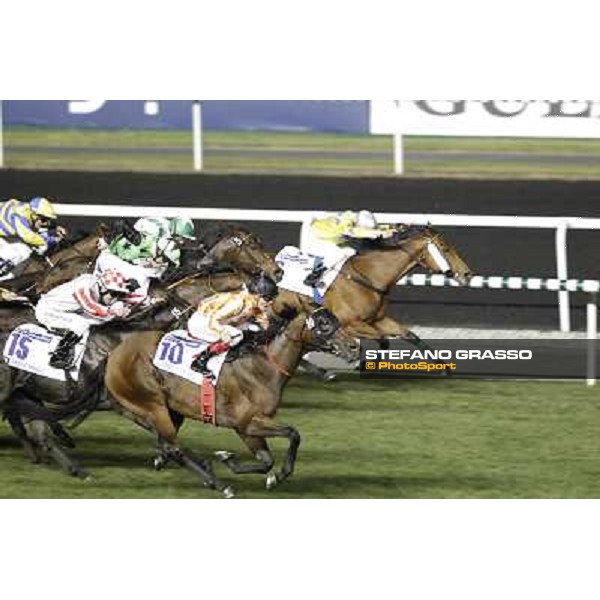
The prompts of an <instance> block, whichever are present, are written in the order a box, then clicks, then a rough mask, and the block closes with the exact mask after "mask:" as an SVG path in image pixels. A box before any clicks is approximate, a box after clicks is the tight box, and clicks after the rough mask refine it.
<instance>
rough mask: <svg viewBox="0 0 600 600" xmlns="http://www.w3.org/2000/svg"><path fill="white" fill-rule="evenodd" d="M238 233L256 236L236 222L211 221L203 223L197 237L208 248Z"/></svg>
mask: <svg viewBox="0 0 600 600" xmlns="http://www.w3.org/2000/svg"><path fill="white" fill-rule="evenodd" d="M240 234H241V235H250V236H253V237H254V238H257V236H256V234H254V233H252V232H251V231H250V230H249V229H246V228H245V227H242V226H241V225H238V224H236V223H226V222H224V221H213V222H209V223H205V224H204V225H203V227H202V229H201V230H200V234H199V235H198V239H199V240H201V242H202V243H203V244H204V246H205V247H206V248H208V249H210V248H214V247H215V246H216V245H217V244H218V243H219V242H220V241H221V240H223V239H225V238H227V237H231V236H234V235H240ZM257 239H258V238H257Z"/></svg>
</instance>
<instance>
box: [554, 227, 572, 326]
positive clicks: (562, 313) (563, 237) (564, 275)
mask: <svg viewBox="0 0 600 600" xmlns="http://www.w3.org/2000/svg"><path fill="white" fill-rule="evenodd" d="M567 226H568V223H567V221H566V220H565V221H561V222H560V223H559V224H558V225H557V227H556V238H555V240H556V277H557V279H560V280H562V281H566V280H567V279H568V278H569V276H568V270H567ZM558 320H559V324H560V330H561V331H565V332H566V331H571V314H570V305H569V292H568V291H567V290H561V291H559V292H558Z"/></svg>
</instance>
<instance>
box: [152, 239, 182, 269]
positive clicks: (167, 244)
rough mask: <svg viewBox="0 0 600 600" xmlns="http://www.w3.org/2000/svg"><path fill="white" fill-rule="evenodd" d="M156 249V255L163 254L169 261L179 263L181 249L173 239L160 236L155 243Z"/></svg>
mask: <svg viewBox="0 0 600 600" xmlns="http://www.w3.org/2000/svg"><path fill="white" fill-rule="evenodd" d="M156 249H157V255H158V256H164V257H165V258H166V259H167V260H168V261H169V262H172V263H173V264H174V265H179V261H180V260H181V250H180V249H179V248H178V247H177V244H176V243H175V242H174V241H173V240H171V239H169V238H164V237H162V238H160V239H159V240H158V242H157V244H156Z"/></svg>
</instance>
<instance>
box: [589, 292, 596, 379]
mask: <svg viewBox="0 0 600 600" xmlns="http://www.w3.org/2000/svg"><path fill="white" fill-rule="evenodd" d="M597 336H598V294H590V295H589V300H588V303H587V340H588V342H587V343H588V348H587V384H588V385H596V375H597V373H596V338H597Z"/></svg>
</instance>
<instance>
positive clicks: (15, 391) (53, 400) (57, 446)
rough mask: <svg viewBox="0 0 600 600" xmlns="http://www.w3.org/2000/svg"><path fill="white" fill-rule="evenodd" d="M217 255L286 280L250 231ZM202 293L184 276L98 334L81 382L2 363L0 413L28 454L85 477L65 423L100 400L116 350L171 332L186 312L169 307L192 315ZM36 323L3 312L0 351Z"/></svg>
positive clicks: (28, 313) (230, 237) (226, 239)
mask: <svg viewBox="0 0 600 600" xmlns="http://www.w3.org/2000/svg"><path fill="white" fill-rule="evenodd" d="M211 252H212V254H211V257H212V258H214V259H215V260H219V259H223V260H226V261H227V262H228V263H229V264H231V265H233V266H236V267H238V268H240V269H246V270H247V271H249V272H251V273H256V272H260V271H264V272H266V273H268V274H271V275H272V276H273V277H276V278H278V277H279V275H280V268H279V266H278V265H277V264H276V263H275V262H274V260H273V259H272V257H271V256H270V255H269V254H268V253H267V251H266V250H264V249H263V248H262V247H261V245H260V240H259V239H258V238H256V237H254V236H252V235H251V234H249V233H248V232H246V231H245V230H241V229H239V228H229V229H228V230H227V232H226V233H225V234H224V235H223V236H222V238H221V239H220V240H219V241H218V242H217V244H216V245H215V246H214V247H213V248H212V249H211ZM232 277H235V278H237V279H234V281H236V282H239V276H237V275H232ZM196 289H197V290H199V291H202V292H203V293H205V294H206V295H209V294H210V293H214V292H213V291H211V287H210V286H209V287H207V286H206V283H205V282H204V281H203V280H202V279H201V278H197V277H194V275H188V276H185V277H183V279H182V281H181V282H179V285H178V284H177V283H176V284H172V285H171V289H167V290H166V292H165V294H166V297H165V298H164V299H163V302H160V301H159V302H157V303H155V304H153V305H152V306H150V310H148V311H146V312H143V314H141V315H135V314H134V315H132V318H131V319H130V322H129V323H123V322H117V323H109V324H107V325H104V326H103V327H101V328H95V329H93V330H92V332H91V334H90V336H89V339H88V344H87V348H86V351H85V354H84V357H83V361H82V365H81V371H80V374H79V379H78V382H77V383H75V382H73V381H70V380H69V379H67V381H57V380H53V379H49V378H47V377H42V376H39V375H33V374H31V373H27V372H24V371H20V370H18V369H14V368H11V367H9V366H8V365H7V364H6V363H5V362H4V361H3V360H0V409H1V410H2V411H3V413H4V415H5V416H6V418H7V420H8V421H9V423H10V425H11V426H12V428H13V431H14V432H15V433H16V434H17V435H18V437H19V438H20V439H21V441H22V443H23V445H24V446H25V449H26V451H27V452H28V454H30V455H32V456H33V457H34V458H36V459H40V458H41V457H42V456H43V455H45V454H49V455H51V456H52V457H53V458H54V459H55V460H56V461H57V462H58V463H59V464H60V465H61V466H62V467H63V468H64V469H65V470H66V471H67V472H69V473H71V474H72V475H78V476H80V475H84V472H83V471H82V470H81V468H80V467H79V466H78V465H77V463H76V462H74V461H73V460H72V459H71V457H70V456H68V455H67V454H66V452H64V450H63V449H62V448H61V442H66V443H67V444H68V443H69V436H68V435H67V434H66V432H65V431H64V429H63V428H62V426H61V425H60V423H59V421H60V420H63V419H66V418H69V417H71V416H75V415H79V414H80V413H81V412H82V409H83V408H84V407H85V406H87V404H88V403H89V396H93V397H94V399H95V398H97V394H98V393H99V391H100V390H101V387H102V382H101V372H102V366H103V365H102V363H103V360H104V359H105V358H106V356H107V355H108V354H109V353H110V351H111V350H112V349H113V348H115V347H116V346H117V345H118V344H119V343H120V342H121V341H122V340H123V339H124V338H125V337H126V336H127V335H129V334H131V333H132V332H134V331H139V330H140V329H145V330H149V329H152V330H156V329H157V328H158V327H160V323H162V326H164V327H168V326H169V325H170V324H171V323H172V322H173V321H174V320H178V319H181V318H182V317H183V312H181V311H176V312H175V313H171V312H170V311H169V307H168V306H167V305H165V304H164V302H165V301H166V302H175V303H179V304H180V305H183V306H185V307H187V310H189V309H190V308H193V305H191V304H189V303H188V302H187V301H186V299H189V297H190V295H193V293H194V290H196ZM156 312H158V313H163V317H162V321H161V320H160V319H157V318H156V315H155V313H156ZM165 314H166V316H165ZM32 322H33V323H35V317H34V314H33V310H32V308H31V305H30V304H25V305H6V306H4V307H0V346H2V347H4V346H5V344H6V341H7V339H8V337H9V336H10V334H11V332H12V331H13V330H14V329H15V327H17V326H19V325H21V324H23V323H32ZM77 399H81V401H78V400H77ZM23 419H26V420H28V421H31V427H28V431H26V430H25V427H24V425H23Z"/></svg>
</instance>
